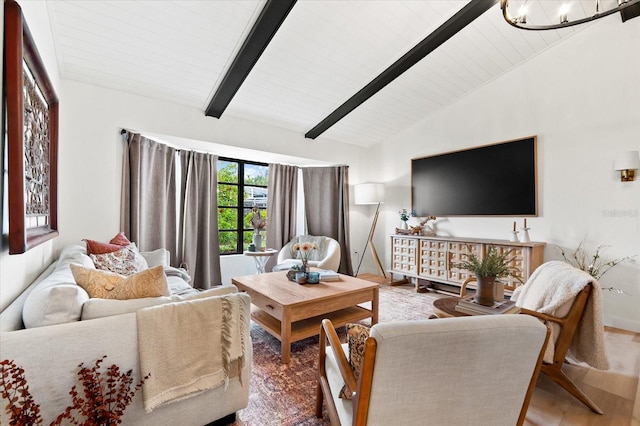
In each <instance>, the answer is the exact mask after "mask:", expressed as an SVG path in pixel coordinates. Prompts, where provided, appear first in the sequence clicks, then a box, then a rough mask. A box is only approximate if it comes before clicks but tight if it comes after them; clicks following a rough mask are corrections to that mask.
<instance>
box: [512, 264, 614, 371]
mask: <svg viewBox="0 0 640 426" xmlns="http://www.w3.org/2000/svg"><path fill="white" fill-rule="evenodd" d="M589 283H591V284H592V287H593V290H592V291H591V295H590V296H589V299H588V300H587V305H586V306H585V310H584V313H583V315H582V318H581V319H580V322H579V324H578V329H577V330H576V334H575V336H574V338H573V342H572V344H571V348H570V349H569V354H570V355H571V357H572V358H573V359H575V360H576V361H578V362H586V363H587V364H589V365H590V366H592V367H594V368H598V369H601V370H606V369H608V368H609V361H608V360H607V354H606V351H605V346H604V326H603V324H602V301H601V299H602V290H601V289H600V284H598V281H596V279H595V278H593V277H592V276H591V275H589V274H588V273H586V272H584V271H581V270H580V269H577V268H575V267H573V266H571V265H570V264H568V263H566V262H561V261H551V262H546V263H543V264H542V265H540V266H539V267H538V268H537V269H536V270H535V271H534V272H533V274H531V277H530V278H529V280H527V282H526V283H525V284H524V285H523V286H521V287H518V288H516V289H515V290H514V292H513V295H512V296H511V300H515V302H516V305H518V306H520V307H523V308H526V309H529V310H532V311H537V312H541V313H545V314H549V315H554V313H555V312H556V310H557V309H558V308H560V307H562V306H563V305H565V304H566V303H567V302H571V301H572V300H573V299H574V298H575V297H576V296H577V294H578V293H579V292H580V290H582V289H583V288H584V287H585V286H586V285H588V284H589ZM554 316H556V315H554ZM562 316H564V315H562ZM558 329H559V328H558V326H557V324H556V325H555V327H554V326H552V327H551V338H550V339H549V344H548V345H547V350H546V352H545V356H544V361H545V362H547V363H551V362H553V354H554V350H555V341H556V337H557V331H558Z"/></svg>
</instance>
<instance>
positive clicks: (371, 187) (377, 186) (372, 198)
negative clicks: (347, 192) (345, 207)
mask: <svg viewBox="0 0 640 426" xmlns="http://www.w3.org/2000/svg"><path fill="white" fill-rule="evenodd" d="M353 193H354V198H355V200H354V202H355V203H356V204H378V203H382V202H384V184H383V183H361V184H358V185H356V186H355V187H354V189H353Z"/></svg>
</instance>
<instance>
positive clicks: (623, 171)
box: [613, 151, 640, 182]
mask: <svg viewBox="0 0 640 426" xmlns="http://www.w3.org/2000/svg"><path fill="white" fill-rule="evenodd" d="M613 164H614V166H613V168H614V170H620V181H621V182H631V181H633V180H634V178H635V173H636V170H638V169H640V156H639V155H638V151H625V152H620V153H619V154H618V155H616V161H615V162H614V163H613Z"/></svg>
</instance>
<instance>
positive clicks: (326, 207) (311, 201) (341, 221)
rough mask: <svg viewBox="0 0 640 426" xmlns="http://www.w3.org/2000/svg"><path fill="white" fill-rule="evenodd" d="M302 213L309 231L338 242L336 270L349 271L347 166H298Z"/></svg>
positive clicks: (346, 272)
mask: <svg viewBox="0 0 640 426" xmlns="http://www.w3.org/2000/svg"><path fill="white" fill-rule="evenodd" d="M302 184H303V188H304V199H305V215H306V218H307V229H308V230H309V234H311V235H325V236H327V237H331V238H333V239H335V240H337V241H338V243H340V249H341V250H340V251H341V254H340V268H339V270H338V272H341V273H343V274H347V275H353V267H352V265H351V256H350V255H349V254H350V253H351V244H350V242H349V167H348V166H336V167H306V168H303V169H302Z"/></svg>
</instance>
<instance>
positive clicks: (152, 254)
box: [140, 248, 169, 268]
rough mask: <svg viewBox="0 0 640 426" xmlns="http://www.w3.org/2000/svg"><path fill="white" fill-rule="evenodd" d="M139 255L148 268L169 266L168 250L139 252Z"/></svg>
mask: <svg viewBox="0 0 640 426" xmlns="http://www.w3.org/2000/svg"><path fill="white" fill-rule="evenodd" d="M140 255H142V257H144V260H146V261H147V265H149V268H153V267H154V266H158V265H161V266H164V267H167V266H169V250H167V249H163V248H159V249H157V250H153V251H141V252H140Z"/></svg>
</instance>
